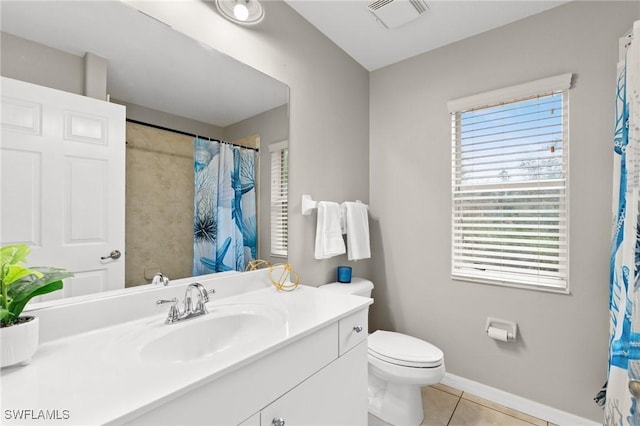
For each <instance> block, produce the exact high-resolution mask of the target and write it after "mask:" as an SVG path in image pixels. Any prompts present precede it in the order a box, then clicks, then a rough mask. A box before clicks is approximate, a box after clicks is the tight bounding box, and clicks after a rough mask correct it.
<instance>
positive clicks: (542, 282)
mask: <svg viewBox="0 0 640 426" xmlns="http://www.w3.org/2000/svg"><path fill="white" fill-rule="evenodd" d="M570 82H571V74H566V75H563V76H557V77H552V78H549V79H545V80H539V81H537V82H532V83H528V84H525V85H520V86H513V87H510V88H507V89H502V90H499V91H495V92H490V93H487V94H484V95H476V96H473V97H470V98H465V99H461V100H457V101H452V102H450V103H449V108H450V111H451V123H452V124H451V125H452V260H451V273H452V277H453V278H454V279H461V280H470V281H477V282H484V283H489V284H501V285H511V286H517V287H527V288H538V289H545V290H552V291H562V292H566V291H567V290H568V271H567V268H568V224H567V217H568V215H567V175H568V173H567V167H568V164H567V161H568V138H567V133H568V129H567V127H568V126H567V122H568V120H567V90H568V88H569V86H570ZM500 98H502V99H507V100H506V101H500V100H499V99H500Z"/></svg>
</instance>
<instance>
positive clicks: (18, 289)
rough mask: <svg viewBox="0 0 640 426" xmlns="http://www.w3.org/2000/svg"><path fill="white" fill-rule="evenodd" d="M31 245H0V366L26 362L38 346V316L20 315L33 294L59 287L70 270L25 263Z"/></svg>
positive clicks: (47, 291) (45, 292) (37, 294)
mask: <svg viewBox="0 0 640 426" xmlns="http://www.w3.org/2000/svg"><path fill="white" fill-rule="evenodd" d="M30 252H31V249H30V248H29V247H28V246H26V245H24V244H17V245H10V246H5V247H1V248H0V291H1V294H0V350H1V355H2V359H1V365H0V366H1V367H6V366H9V365H14V364H19V363H23V364H28V363H29V361H30V360H31V357H32V356H33V354H34V353H35V351H36V349H37V348H38V318H37V317H32V316H20V314H21V313H22V310H23V309H24V307H25V306H26V305H27V302H29V300H31V299H32V298H33V297H36V296H40V295H43V294H47V293H50V292H52V291H56V290H60V289H62V280H63V279H64V278H67V277H71V276H73V274H71V273H69V272H67V271H65V270H63V269H59V268H52V267H27V266H26V258H27V256H28V255H29V253H30Z"/></svg>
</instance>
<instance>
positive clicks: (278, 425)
mask: <svg viewBox="0 0 640 426" xmlns="http://www.w3.org/2000/svg"><path fill="white" fill-rule="evenodd" d="M271 424H272V425H273V426H284V419H283V418H276V419H273V420H271Z"/></svg>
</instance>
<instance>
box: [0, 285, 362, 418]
mask: <svg viewBox="0 0 640 426" xmlns="http://www.w3.org/2000/svg"><path fill="white" fill-rule="evenodd" d="M372 302H373V301H372V299H369V298H364V297H358V296H348V295H342V294H336V293H333V292H329V291H323V290H318V289H317V288H314V287H306V286H299V287H298V288H297V289H295V290H294V291H292V292H278V291H276V289H275V288H272V287H271V288H264V289H260V290H254V291H250V292H247V293H243V294H239V295H235V296H230V297H226V298H223V299H219V300H216V299H215V296H214V297H212V301H211V302H210V303H208V304H207V307H208V308H209V310H210V311H211V312H213V311H215V308H216V306H221V305H228V304H236V303H258V304H267V305H269V306H273V307H275V308H277V309H278V310H280V311H282V312H284V314H285V316H286V324H285V325H284V327H281V328H280V329H279V330H278V332H277V333H274V334H272V335H269V336H266V337H265V338H263V339H259V340H257V341H255V342H252V343H251V344H247V345H243V346H242V347H241V348H239V349H238V350H228V351H223V352H221V353H217V354H215V355H213V356H210V357H204V358H200V359H197V360H193V361H188V362H171V363H165V362H157V363H153V362H142V361H141V360H140V359H139V356H137V353H138V352H137V347H136V342H139V341H141V340H144V336H145V333H146V332H147V330H148V332H149V333H153V332H154V330H156V331H157V330H159V329H160V328H163V327H182V326H185V327H186V326H188V324H189V323H191V322H195V321H200V320H202V319H206V315H205V316H202V317H200V318H196V319H192V320H188V321H185V322H184V323H183V324H172V325H165V324H164V323H163V322H164V320H165V318H166V312H165V311H163V313H162V314H158V315H154V316H151V317H145V318H142V319H138V320H134V321H129V322H125V323H122V324H117V325H114V326H112V327H106V328H101V329H97V330H93V331H89V332H85V333H81V334H76V335H73V336H69V337H65V338H62V339H58V340H53V341H50V342H47V343H44V344H41V345H40V347H39V349H38V352H37V353H36V355H35V356H34V358H33V360H32V362H31V364H30V365H27V366H17V367H9V368H4V369H2V371H1V379H0V380H1V385H2V388H1V389H2V399H1V400H2V424H50V423H55V424H79V425H90V424H105V423H112V422H113V423H119V422H122V421H125V420H129V419H132V418H134V417H135V416H137V414H138V413H141V412H144V409H145V407H147V406H149V405H152V404H156V403H157V402H159V401H160V402H162V401H169V400H171V399H173V398H175V397H177V396H179V395H182V394H184V393H185V392H188V391H189V390H192V389H195V388H196V387H198V386H200V385H202V384H204V383H208V382H210V381H212V380H215V379H216V378H219V377H221V376H222V375H225V374H228V373H229V372H231V371H234V370H236V369H238V368H241V367H242V366H244V365H247V364H248V363H250V362H252V361H255V360H256V359H259V358H261V357H263V356H265V355H267V354H269V353H272V352H273V351H275V350H277V349H279V348H282V347H283V346H285V345H287V344H289V343H291V342H293V341H296V340H298V339H300V338H302V337H304V336H307V335H309V334H311V333H312V332H314V331H315V330H318V329H320V328H322V327H323V326H326V325H328V324H330V323H332V322H335V321H337V320H338V319H340V318H343V317H345V316H347V315H349V314H351V313H353V312H356V311H358V310H360V309H363V308H366V307H367V306H368V305H369V304H371V303H372ZM115 314H117V313H115ZM75 321H82V318H76V319H75ZM163 330H164V329H163ZM20 410H22V411H20ZM41 410H44V411H45V412H42V411H41ZM47 410H49V412H48V413H46V411H47ZM8 411H9V413H7V412H8ZM18 414H23V415H27V416H29V417H35V418H34V419H25V420H17V419H15V417H16V416H17V415H18ZM42 415H49V416H55V417H53V419H52V420H49V421H43V418H42V417H40V418H38V416H42Z"/></svg>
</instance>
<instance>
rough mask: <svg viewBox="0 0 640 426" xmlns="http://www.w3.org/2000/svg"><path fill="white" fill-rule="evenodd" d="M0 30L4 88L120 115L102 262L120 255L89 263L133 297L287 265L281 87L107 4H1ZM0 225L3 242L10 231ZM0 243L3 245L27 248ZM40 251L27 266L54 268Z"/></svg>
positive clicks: (285, 117) (285, 133)
mask: <svg viewBox="0 0 640 426" xmlns="http://www.w3.org/2000/svg"><path fill="white" fill-rule="evenodd" d="M1 18H2V40H1V41H2V44H1V51H0V53H1V54H2V58H3V63H2V75H3V76H4V77H9V78H12V79H16V80H22V81H27V82H30V83H35V84H38V85H42V86H46V87H51V88H56V89H60V90H64V91H66V92H71V93H76V94H81V95H88V96H92V97H96V98H100V97H101V96H103V97H106V98H108V99H109V101H110V102H112V103H116V104H121V105H124V106H126V117H127V123H126V149H125V151H126V155H125V157H126V191H125V192H126V200H125V205H124V207H123V208H124V215H125V224H126V225H125V230H126V233H125V241H124V243H123V244H124V247H109V249H107V248H105V249H103V251H105V253H104V254H105V257H108V256H109V254H110V250H111V249H113V250H119V251H120V252H121V253H122V256H121V257H120V258H119V259H115V258H114V259H112V258H109V259H106V260H104V259H103V260H102V261H98V260H96V262H97V263H98V264H104V263H109V262H122V263H123V264H124V265H125V268H123V269H125V272H124V274H125V276H124V277H123V278H121V279H120V280H121V282H122V283H124V284H126V287H134V286H138V285H141V284H146V283H149V282H150V281H151V280H152V279H153V276H154V274H156V273H157V272H162V273H163V274H165V275H167V276H168V277H170V278H171V279H177V278H182V277H186V276H191V275H194V272H195V274H201V273H211V272H224V271H229V270H243V269H244V265H245V264H246V262H247V261H248V260H250V259H253V258H262V259H267V260H270V261H272V262H274V263H277V262H283V261H286V234H285V235H284V237H283V235H282V233H281V232H280V229H281V226H282V223H281V221H282V220H284V221H286V182H285V185H284V186H283V183H282V179H283V178H286V175H287V174H286V170H287V164H286V162H285V163H283V162H282V160H283V159H285V160H286V159H287V158H288V153H287V143H286V141H287V139H288V128H289V124H288V105H287V102H288V88H287V87H286V86H285V85H284V84H282V83H280V82H278V81H276V80H274V79H272V78H270V77H269V76H266V75H264V74H262V73H260V72H258V71H256V70H254V69H252V68H250V67H248V66H246V65H244V64H241V63H239V62H237V61H235V60H234V59H231V58H229V57H227V56H225V55H223V54H220V53H219V52H217V51H215V50H213V49H211V48H208V47H207V46H204V45H202V44H201V43H198V42H196V41H194V40H192V39H190V38H188V37H186V36H184V35H183V34H180V33H178V32H176V31H174V30H173V29H171V28H170V27H168V26H166V25H164V24H163V23H161V22H159V21H156V20H155V19H153V18H151V17H149V16H146V15H144V14H142V13H140V12H138V11H137V10H135V9H133V8H132V7H130V6H129V5H126V4H123V3H121V2H119V1H108V2H74V1H70V2H58V1H44V2H20V1H3V2H2V17H1ZM101 70H103V73H102V74H101ZM101 84H102V87H101ZM91 85H93V87H89V86H91ZM96 85H97V87H98V88H97V89H96V88H95V86H96ZM96 93H97V95H96ZM103 100H104V99H103ZM3 132H4V130H3ZM4 138H5V134H4V133H3V139H4ZM194 156H195V157H194ZM274 165H275V167H274ZM223 175H224V176H225V178H224V179H223V178H222V177H220V178H219V176H223ZM9 179H10V178H9ZM7 180H8V179H5V177H4V176H3V181H7ZM274 183H275V184H276V185H275V187H274ZM283 190H284V191H285V192H284V194H285V197H284V200H283V199H282V197H281V195H282V194H283ZM2 191H3V194H2V195H6V194H5V193H6V191H5V187H4V186H3V189H2ZM278 195H280V198H278ZM214 198H215V200H216V202H215V203H213V204H212V199H214ZM272 201H273V202H272ZM4 205H6V203H5V202H4V200H3V206H4ZM213 206H215V207H213ZM283 209H284V212H285V214H284V216H282V215H280V216H278V214H277V213H278V212H282V211H283ZM214 210H215V211H214ZM272 212H275V221H274V220H273V216H274V213H272ZM4 216H5V215H3V218H2V220H3V222H2V229H4V230H6V229H9V228H11V227H12V226H13V225H14V224H13V223H7V222H6V220H5V218H4ZM283 217H284V219H283ZM279 221H280V222H279ZM218 225H220V228H218ZM222 225H227V229H224V230H223V228H222ZM285 225H286V223H285ZM272 226H273V228H272ZM42 232H43V233H46V232H47V230H46V229H43V230H42ZM6 234H7V233H6V232H4V233H3V234H2V235H0V237H1V239H2V241H1V244H2V245H5V244H10V243H18V242H25V243H29V241H14V240H7V239H6V238H5V235H6ZM272 235H275V237H276V238H274V240H273V241H272V238H271V237H272ZM238 241H240V242H238ZM194 242H195V253H194ZM245 243H246V244H245ZM283 244H284V246H283ZM88 245H90V244H88ZM88 251H89V250H87V252H88ZM40 252H43V253H44V250H41V251H39V250H37V249H36V248H34V251H33V253H32V255H34V256H35V259H34V257H33V256H32V257H30V263H32V262H33V261H37V263H39V264H47V265H55V266H61V267H64V266H65V265H64V262H61V261H60V258H59V257H56V258H55V259H50V258H47V257H46V256H40ZM273 254H275V257H274V256H272V255H273ZM38 256H40V257H38ZM80 272H82V271H80ZM78 276H79V277H80V279H79V278H77V277H78ZM77 277H76V278H74V280H83V279H85V278H86V277H84V276H83V275H82V273H81V274H77ZM69 287H70V288H71V287H73V286H69ZM87 292H88V291H85V292H83V291H82V290H80V291H76V293H71V294H70V293H69V291H66V290H65V292H64V294H63V292H57V293H60V294H56V295H55V296H57V297H61V296H64V297H70V296H74V295H79V294H86V293H87ZM52 295H53V294H52Z"/></svg>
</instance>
